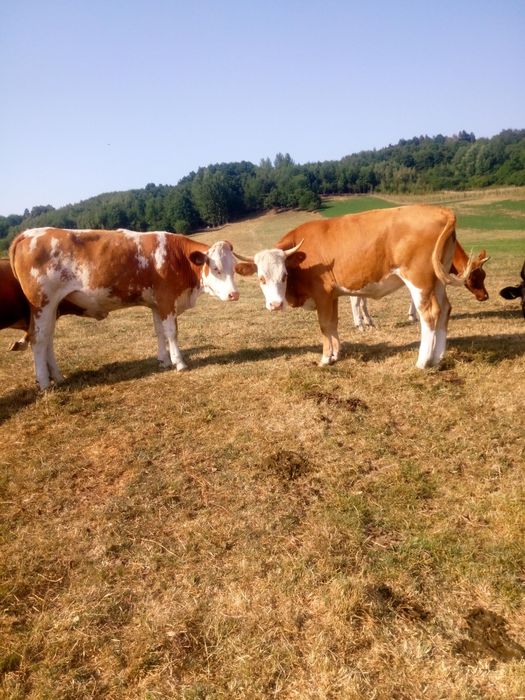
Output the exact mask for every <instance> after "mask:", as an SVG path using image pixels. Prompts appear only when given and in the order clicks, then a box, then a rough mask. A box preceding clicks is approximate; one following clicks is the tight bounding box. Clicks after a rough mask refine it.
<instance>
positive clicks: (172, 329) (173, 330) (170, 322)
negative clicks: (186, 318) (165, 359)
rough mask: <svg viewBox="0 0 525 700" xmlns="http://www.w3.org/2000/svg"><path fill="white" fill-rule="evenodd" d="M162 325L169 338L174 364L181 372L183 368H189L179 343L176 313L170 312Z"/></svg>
mask: <svg viewBox="0 0 525 700" xmlns="http://www.w3.org/2000/svg"><path fill="white" fill-rule="evenodd" d="M162 327H163V329H164V333H165V335H166V338H167V339H168V345H169V349H170V357H171V362H172V364H173V365H175V367H176V368H177V370H178V371H179V372H180V371H181V370H183V369H187V365H186V363H185V362H184V360H183V359H182V354H181V351H180V349H179V346H178V344H177V317H176V316H175V314H174V313H171V314H168V315H167V316H166V318H164V319H163V320H162Z"/></svg>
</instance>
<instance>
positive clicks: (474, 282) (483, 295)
mask: <svg viewBox="0 0 525 700" xmlns="http://www.w3.org/2000/svg"><path fill="white" fill-rule="evenodd" d="M488 259H489V257H488V256H487V253H486V251H484V250H482V251H481V253H479V255H478V256H477V257H476V258H473V259H472V260H471V262H470V272H469V274H468V276H467V278H466V279H465V287H466V288H467V289H468V290H469V292H472V294H474V296H475V297H476V299H477V300H478V301H486V300H487V299H488V298H489V293H488V292H487V290H486V288H485V277H486V274H487V273H486V272H485V270H484V269H483V265H484V264H485V263H486V262H487V260H488Z"/></svg>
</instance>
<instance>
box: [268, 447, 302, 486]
mask: <svg viewBox="0 0 525 700" xmlns="http://www.w3.org/2000/svg"><path fill="white" fill-rule="evenodd" d="M261 466H262V467H263V469H265V470H267V471H269V472H272V473H274V474H277V476H279V477H280V478H281V479H283V480H284V481H295V479H298V478H299V477H301V476H303V475H304V474H306V473H307V472H308V471H309V469H310V465H309V462H308V460H307V459H306V458H305V457H303V456H302V455H301V454H299V453H298V452H292V451H291V450H278V451H277V452H275V453H273V454H271V455H269V456H268V457H266V459H265V460H264V461H263V462H262V465H261Z"/></svg>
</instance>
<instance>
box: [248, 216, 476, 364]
mask: <svg viewBox="0 0 525 700" xmlns="http://www.w3.org/2000/svg"><path fill="white" fill-rule="evenodd" d="M455 227H456V217H455V215H454V213H453V212H452V211H451V210H450V209H445V208H443V207H435V206H422V205H414V206H406V207H397V208H394V209H382V210H375V211H368V212H364V213H361V214H349V215H347V216H341V217H338V218H333V219H324V220H318V221H311V222H308V223H305V224H302V225H301V226H299V227H297V228H296V229H294V230H293V231H290V232H289V233H287V234H286V235H285V236H283V238H281V240H280V241H278V243H277V244H276V246H275V248H273V249H271V250H263V251H260V252H259V253H257V254H256V255H255V257H254V258H245V257H242V256H238V255H237V257H238V258H239V259H240V260H244V262H243V263H240V264H237V265H236V270H237V272H239V274H244V275H251V274H254V273H255V272H257V274H258V277H259V282H260V285H261V288H262V291H263V294H264V297H265V301H266V308H267V309H269V310H270V311H275V310H281V309H283V307H284V304H285V301H287V302H288V303H289V304H290V305H291V306H305V307H308V306H309V307H310V308H315V309H317V315H318V319H319V326H320V328H321V333H322V336H323V354H322V357H321V365H330V364H332V363H333V362H335V361H336V360H337V359H338V357H339V337H338V334H337V323H338V298H339V296H341V295H346V294H350V295H355V296H364V297H372V298H374V299H380V298H381V297H383V296H385V295H387V294H390V293H391V292H393V291H395V290H396V289H398V288H399V287H401V286H402V285H403V283H404V284H406V286H407V287H408V289H409V291H410V294H411V296H412V299H413V300H414V302H415V304H416V307H417V309H418V311H419V316H420V322H421V344H420V348H419V356H418V360H417V367H420V368H425V367H432V366H434V365H436V364H438V363H439V361H440V360H441V358H442V357H443V355H444V352H445V347H446V336H447V325H448V318H449V314H450V308H451V307H450V303H449V301H448V298H447V295H446V289H445V287H446V285H447V284H454V285H458V286H461V285H463V282H464V278H466V276H467V275H468V272H469V270H468V269H467V270H465V274H464V276H463V277H457V276H454V275H451V274H450V273H449V272H448V270H450V266H451V264H452V258H453V256H454V247H455V245H456V232H455Z"/></svg>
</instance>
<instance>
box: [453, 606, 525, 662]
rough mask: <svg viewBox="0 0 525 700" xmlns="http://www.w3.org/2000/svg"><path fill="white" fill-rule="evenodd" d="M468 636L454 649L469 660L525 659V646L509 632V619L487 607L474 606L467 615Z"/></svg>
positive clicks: (505, 660)
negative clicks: (486, 608)
mask: <svg viewBox="0 0 525 700" xmlns="http://www.w3.org/2000/svg"><path fill="white" fill-rule="evenodd" d="M465 622H466V623H467V636H466V637H464V638H463V639H460V640H459V642H457V643H456V644H455V645H454V648H453V651H454V653H456V654H459V655H461V656H463V657H465V659H466V660H467V661H468V662H469V663H476V662H477V661H479V660H480V659H483V658H487V657H490V658H492V659H494V660H495V661H503V662H507V661H517V660H519V659H525V648H524V647H522V646H521V644H518V642H515V641H514V640H513V639H511V638H510V637H509V635H508V633H507V621H506V620H505V619H504V618H503V617H501V615H498V614H497V613H494V612H492V611H490V610H485V608H474V609H473V610H471V611H470V612H469V613H468V615H467V616H466V617H465Z"/></svg>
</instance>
